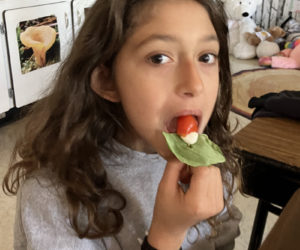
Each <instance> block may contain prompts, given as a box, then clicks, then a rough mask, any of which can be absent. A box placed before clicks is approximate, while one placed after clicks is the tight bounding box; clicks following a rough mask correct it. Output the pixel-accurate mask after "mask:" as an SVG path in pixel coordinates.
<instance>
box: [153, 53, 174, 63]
mask: <svg viewBox="0 0 300 250" xmlns="http://www.w3.org/2000/svg"><path fill="white" fill-rule="evenodd" d="M149 61H150V62H151V63H154V64H165V63H168V62H170V61H171V59H170V58H169V57H168V56H166V55H163V54H157V55H154V56H151V57H150V58H149Z"/></svg>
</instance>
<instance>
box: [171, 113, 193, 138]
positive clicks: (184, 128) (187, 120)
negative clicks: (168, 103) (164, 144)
mask: <svg viewBox="0 0 300 250" xmlns="http://www.w3.org/2000/svg"><path fill="white" fill-rule="evenodd" d="M176 132H177V134H178V135H180V136H186V135H187V134H189V133H191V132H198V121H197V120H196V118H195V117H194V116H192V115H186V116H181V117H178V119H177V131H176Z"/></svg>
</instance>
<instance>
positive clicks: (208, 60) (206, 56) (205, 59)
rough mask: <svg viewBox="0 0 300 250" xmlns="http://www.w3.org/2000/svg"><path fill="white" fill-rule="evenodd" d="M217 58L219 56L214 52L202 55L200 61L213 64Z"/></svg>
mask: <svg viewBox="0 0 300 250" xmlns="http://www.w3.org/2000/svg"><path fill="white" fill-rule="evenodd" d="M216 60H217V56H216V55H213V54H209V53H208V54H204V55H202V56H200V58H199V61H200V62H204V63H207V64H213V63H215V62H216Z"/></svg>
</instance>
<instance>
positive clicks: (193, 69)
mask: <svg viewBox="0 0 300 250" xmlns="http://www.w3.org/2000/svg"><path fill="white" fill-rule="evenodd" d="M197 63H198V62H192V61H187V62H182V63H181V64H179V66H178V74H177V86H176V92H177V94H178V95H179V96H181V97H195V96H197V95H199V94H200V93H201V91H202V90H203V81H202V78H201V73H200V70H199V68H198V67H197Z"/></svg>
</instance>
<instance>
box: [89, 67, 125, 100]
mask: <svg viewBox="0 0 300 250" xmlns="http://www.w3.org/2000/svg"><path fill="white" fill-rule="evenodd" d="M90 84H91V88H92V90H93V91H94V92H95V93H96V94H97V95H99V96H101V97H102V98H104V99H105V100H107V101H110V102H120V96H119V93H118V91H117V88H116V85H115V83H114V81H113V79H112V76H111V72H110V70H109V69H108V68H107V67H105V66H104V65H100V66H98V67H96V68H95V69H94V70H93V72H92V74H91V80H90Z"/></svg>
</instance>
